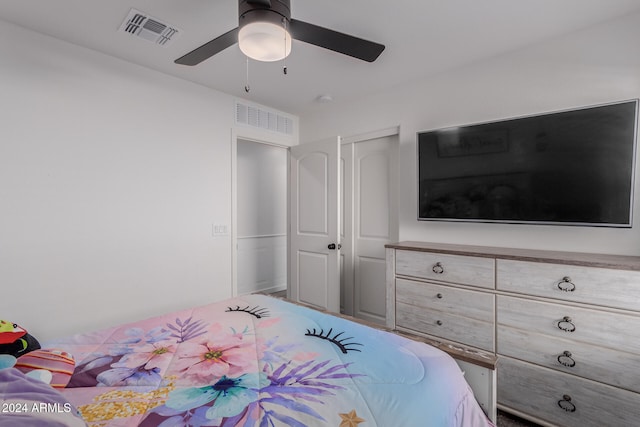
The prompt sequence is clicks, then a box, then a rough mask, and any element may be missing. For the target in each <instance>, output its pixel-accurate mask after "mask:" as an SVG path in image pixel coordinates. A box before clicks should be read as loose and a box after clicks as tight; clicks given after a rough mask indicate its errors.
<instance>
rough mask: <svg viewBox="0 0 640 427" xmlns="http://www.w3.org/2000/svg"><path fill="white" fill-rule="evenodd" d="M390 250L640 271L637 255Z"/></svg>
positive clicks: (413, 246)
mask: <svg viewBox="0 0 640 427" xmlns="http://www.w3.org/2000/svg"><path fill="white" fill-rule="evenodd" d="M385 247H386V248H390V249H401V250H411V251H420V252H437V253H441V254H451V255H465V256H476V257H486V258H500V259H511V260H518V261H532V262H547V263H553V264H568V265H580V266H588V267H600V268H612V269H619V270H636V271H640V256H627V255H607V254H595V253H586V252H563V251H546V250H537V249H514V248H501V247H491V246H472V245H455V244H449V243H430V242H412V241H404V242H399V243H393V244H388V245H385Z"/></svg>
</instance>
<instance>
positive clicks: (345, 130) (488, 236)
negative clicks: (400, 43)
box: [300, 14, 640, 255]
mask: <svg viewBox="0 0 640 427" xmlns="http://www.w3.org/2000/svg"><path fill="white" fill-rule="evenodd" d="M507 36H508V35H507ZM638 40H640V14H636V15H632V16H628V17H626V18H623V19H619V20H617V21H614V22H610V23H608V24H606V25H601V26H598V27H593V28H591V29H588V30H584V31H581V32H579V33H575V34H573V35H570V36H565V37H562V38H558V39H554V40H549V41H547V42H545V43H541V44H538V45H535V46H531V47H530V48H527V49H524V50H520V51H517V52H513V53H510V54H506V55H503V56H500V57H496V58H493V59H491V60H487V61H483V62H480V63H475V64H470V65H468V66H466V67H463V68H459V69H456V70H451V71H449V72H447V73H444V74H441V75H438V76H433V77H430V78H425V79H424V80H421V81H416V82H412V83H411V84H405V85H402V86H399V87H397V88H395V89H394V90H392V91H387V92H381V93H378V94H375V95H372V96H370V97H367V98H366V99H361V100H359V101H356V102H351V103H348V104H342V105H340V104H336V105H332V106H331V108H329V109H326V110H323V112H321V113H315V114H309V115H305V116H303V117H301V119H300V121H301V129H300V139H301V141H303V142H308V141H315V140H319V139H322V138H326V137H329V136H332V135H342V136H348V135H354V134H361V133H366V132H370V131H373V130H376V129H381V128H386V127H391V126H395V125H400V160H399V161H400V167H399V188H398V193H399V206H398V209H399V218H400V230H399V231H400V233H399V235H400V239H401V240H424V241H433V242H447V243H465V244H478V245H491V246H505V247H522V248H541V249H555V250H573V251H583V252H605V253H614V254H631V255H640V244H639V242H640V183H639V181H640V172H639V173H637V174H636V184H635V189H636V191H635V193H636V195H635V206H634V210H635V213H634V224H635V226H634V227H633V228H632V229H612V228H589V227H563V226H540V225H538V226H529V225H508V224H477V223H443V222H418V221H417V220H416V212H417V200H416V198H417V197H416V194H417V190H416V182H417V179H416V160H415V150H416V148H415V138H416V136H415V135H416V132H418V131H423V130H429V129H437V128H441V127H448V126H454V125H464V124H468V123H478V122H483V121H490V120H499V119H503V118H511V117H517V116H521V115H528V114H535V113H541V112H547V111H555V110H562V109H568V108H572V107H580V106H586V105H593V104H599V103H605V102H611V101H619V100H627V99H632V98H638V97H640V43H638ZM416 54H417V55H420V54H428V53H422V52H420V51H419V49H418V50H417V51H416ZM336 98H337V97H336ZM636 163H637V164H638V165H640V161H638V160H637V161H636Z"/></svg>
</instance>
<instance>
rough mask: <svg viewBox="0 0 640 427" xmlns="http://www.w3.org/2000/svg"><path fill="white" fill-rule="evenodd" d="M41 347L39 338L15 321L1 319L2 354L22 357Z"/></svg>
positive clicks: (0, 350)
mask: <svg viewBox="0 0 640 427" xmlns="http://www.w3.org/2000/svg"><path fill="white" fill-rule="evenodd" d="M39 348H40V343H39V342H38V340H36V339H35V338H34V337H32V336H31V335H29V334H28V333H27V331H26V330H25V329H23V328H21V327H20V326H18V325H16V324H15V323H12V322H7V321H5V320H0V354H10V355H12V356H15V357H20V356H22V355H24V354H27V353H29V352H30V351H33V350H38V349H39Z"/></svg>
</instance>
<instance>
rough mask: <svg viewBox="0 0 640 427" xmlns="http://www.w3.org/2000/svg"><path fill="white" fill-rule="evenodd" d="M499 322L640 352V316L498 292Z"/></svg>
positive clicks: (555, 335) (513, 326) (578, 340)
mask: <svg viewBox="0 0 640 427" xmlns="http://www.w3.org/2000/svg"><path fill="white" fill-rule="evenodd" d="M497 312H498V314H497V322H498V325H499V326H507V327H510V328H515V329H520V330H524V331H527V332H535V333H539V334H544V335H549V336H552V337H557V338H563V339H567V340H571V341H577V342H583V343H588V344H593V345H596V346H599V347H606V348H611V349H615V350H618V351H624V352H628V353H636V354H640V316H634V315H630V314H618V313H610V312H606V311H600V310H596V309H589V308H581V307H573V306H566V305H561V304H554V303H548V302H540V301H529V300H526V299H523V298H517V297H508V296H505V295H498V297H497Z"/></svg>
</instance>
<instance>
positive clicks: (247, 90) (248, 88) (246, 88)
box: [244, 56, 251, 93]
mask: <svg viewBox="0 0 640 427" xmlns="http://www.w3.org/2000/svg"><path fill="white" fill-rule="evenodd" d="M250 90H251V86H249V57H248V56H247V84H245V85H244V91H245V92H247V93H249V91H250Z"/></svg>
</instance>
